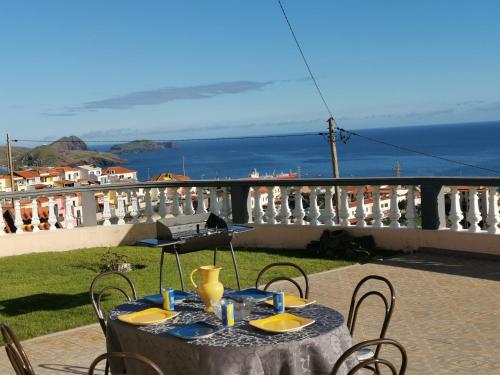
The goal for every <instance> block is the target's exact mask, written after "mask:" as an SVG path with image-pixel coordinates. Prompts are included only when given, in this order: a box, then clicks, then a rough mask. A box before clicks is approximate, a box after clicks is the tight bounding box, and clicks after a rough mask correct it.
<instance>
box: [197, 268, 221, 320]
mask: <svg viewBox="0 0 500 375" xmlns="http://www.w3.org/2000/svg"><path fill="white" fill-rule="evenodd" d="M220 269H221V268H220V267H218V266H202V267H200V268H196V269H194V270H193V271H192V272H191V275H190V276H189V277H190V278H191V282H192V283H193V286H194V288H195V289H196V291H197V292H198V295H199V296H200V298H201V300H202V301H203V303H205V306H206V307H205V311H207V312H212V304H211V303H210V301H212V300H213V301H219V300H220V299H221V298H222V295H223V294H224V286H223V285H222V283H221V282H220V281H219V272H220ZM195 272H199V273H200V276H201V284H200V285H199V286H198V285H196V283H195V282H194V280H193V275H194V274H195Z"/></svg>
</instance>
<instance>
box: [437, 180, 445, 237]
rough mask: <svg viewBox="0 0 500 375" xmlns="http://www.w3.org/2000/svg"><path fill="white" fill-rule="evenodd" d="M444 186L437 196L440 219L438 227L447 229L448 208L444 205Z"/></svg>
mask: <svg viewBox="0 0 500 375" xmlns="http://www.w3.org/2000/svg"><path fill="white" fill-rule="evenodd" d="M444 195H445V191H444V186H442V187H441V190H439V193H438V197H437V209H438V219H439V227H438V229H446V208H445V205H444Z"/></svg>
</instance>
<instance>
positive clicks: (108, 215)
mask: <svg viewBox="0 0 500 375" xmlns="http://www.w3.org/2000/svg"><path fill="white" fill-rule="evenodd" d="M102 204H103V209H102V218H103V219H104V222H103V223H102V224H103V225H111V221H110V220H109V219H111V209H110V207H109V195H108V194H106V193H105V194H104V196H103V197H102Z"/></svg>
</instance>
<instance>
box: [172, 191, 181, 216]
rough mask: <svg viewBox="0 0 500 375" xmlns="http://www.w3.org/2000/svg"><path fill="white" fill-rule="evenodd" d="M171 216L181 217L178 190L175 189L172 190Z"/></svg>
mask: <svg viewBox="0 0 500 375" xmlns="http://www.w3.org/2000/svg"><path fill="white" fill-rule="evenodd" d="M172 215H174V216H180V215H182V207H181V199H180V195H179V189H177V188H173V189H172Z"/></svg>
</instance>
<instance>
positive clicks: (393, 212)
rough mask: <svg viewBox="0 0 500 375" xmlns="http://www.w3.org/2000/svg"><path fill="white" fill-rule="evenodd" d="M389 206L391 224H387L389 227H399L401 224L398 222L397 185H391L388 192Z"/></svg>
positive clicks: (399, 216) (399, 212) (399, 215)
mask: <svg viewBox="0 0 500 375" xmlns="http://www.w3.org/2000/svg"><path fill="white" fill-rule="evenodd" d="M390 200H391V203H390V205H391V207H390V208H389V219H391V224H390V225H389V226H390V227H391V228H399V227H400V226H401V225H400V224H399V219H400V218H401V211H400V210H399V205H398V189H397V186H391V193H390Z"/></svg>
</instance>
